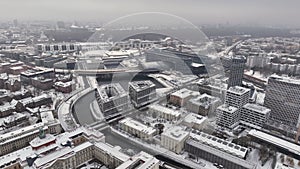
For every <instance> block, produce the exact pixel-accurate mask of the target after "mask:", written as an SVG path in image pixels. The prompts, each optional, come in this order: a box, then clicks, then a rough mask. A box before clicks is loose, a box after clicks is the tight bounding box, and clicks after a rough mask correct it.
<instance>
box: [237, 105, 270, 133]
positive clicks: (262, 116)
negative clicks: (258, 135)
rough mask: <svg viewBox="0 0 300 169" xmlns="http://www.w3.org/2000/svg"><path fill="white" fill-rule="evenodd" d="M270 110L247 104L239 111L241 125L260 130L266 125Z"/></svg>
mask: <svg viewBox="0 0 300 169" xmlns="http://www.w3.org/2000/svg"><path fill="white" fill-rule="evenodd" d="M270 112H271V110H270V109H268V108H266V107H264V106H260V105H257V104H251V103H247V104H245V105H244V106H243V107H242V110H241V123H242V124H244V125H246V126H249V127H252V128H257V129H260V128H261V127H263V126H264V124H266V123H267V121H268V119H269V116H270Z"/></svg>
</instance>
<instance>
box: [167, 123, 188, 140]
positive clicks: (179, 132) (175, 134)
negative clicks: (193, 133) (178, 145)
mask: <svg viewBox="0 0 300 169" xmlns="http://www.w3.org/2000/svg"><path fill="white" fill-rule="evenodd" d="M161 136H166V137H169V138H172V139H173V140H177V141H181V140H183V139H185V138H187V137H188V136H189V132H187V131H185V130H184V129H183V128H182V127H180V126H173V127H171V128H169V129H167V130H166V131H164V132H163V133H162V134H161Z"/></svg>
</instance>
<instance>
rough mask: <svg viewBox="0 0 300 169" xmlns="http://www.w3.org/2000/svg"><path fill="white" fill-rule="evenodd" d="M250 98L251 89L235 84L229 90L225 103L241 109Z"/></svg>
mask: <svg viewBox="0 0 300 169" xmlns="http://www.w3.org/2000/svg"><path fill="white" fill-rule="evenodd" d="M249 99H250V89H247V88H244V87H240V86H233V87H230V88H229V89H228V90H227V93H226V99H225V103H226V104H228V105H229V106H233V107H236V108H238V109H239V110H240V109H241V108H242V107H243V106H244V105H245V104H247V103H248V102H249Z"/></svg>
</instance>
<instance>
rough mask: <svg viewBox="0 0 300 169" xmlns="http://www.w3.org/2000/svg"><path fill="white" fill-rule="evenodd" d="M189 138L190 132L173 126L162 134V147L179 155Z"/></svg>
mask: <svg viewBox="0 0 300 169" xmlns="http://www.w3.org/2000/svg"><path fill="white" fill-rule="evenodd" d="M188 137H189V132H187V131H185V130H184V129H183V128H182V127H180V126H173V127H172V128H169V129H167V130H166V131H164V132H163V133H162V134H161V145H162V146H163V147H165V148H167V149H168V150H170V151H173V152H175V153H177V154H178V153H180V152H181V151H182V150H183V148H184V142H185V141H186V140H187V139H188Z"/></svg>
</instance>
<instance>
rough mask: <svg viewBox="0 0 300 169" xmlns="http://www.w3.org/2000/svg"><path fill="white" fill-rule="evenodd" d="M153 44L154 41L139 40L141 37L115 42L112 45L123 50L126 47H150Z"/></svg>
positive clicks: (126, 48)
mask: <svg viewBox="0 0 300 169" xmlns="http://www.w3.org/2000/svg"><path fill="white" fill-rule="evenodd" d="M153 45H154V41H148V40H141V39H129V40H127V41H121V42H117V43H116V44H115V45H114V47H118V48H120V49H123V50H128V49H146V48H151V47H152V46H153Z"/></svg>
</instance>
